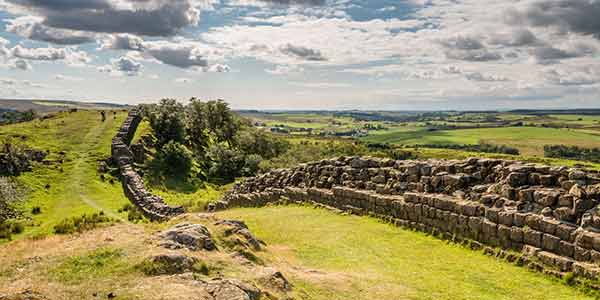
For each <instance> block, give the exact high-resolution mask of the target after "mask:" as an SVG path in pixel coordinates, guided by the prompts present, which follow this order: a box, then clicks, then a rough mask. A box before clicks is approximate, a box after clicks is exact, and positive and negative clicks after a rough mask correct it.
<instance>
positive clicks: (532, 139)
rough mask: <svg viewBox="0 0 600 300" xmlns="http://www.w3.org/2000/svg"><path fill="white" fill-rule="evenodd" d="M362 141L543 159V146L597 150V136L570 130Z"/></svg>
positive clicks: (404, 133)
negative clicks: (483, 148)
mask: <svg viewBox="0 0 600 300" xmlns="http://www.w3.org/2000/svg"><path fill="white" fill-rule="evenodd" d="M363 140H364V141H368V142H377V143H392V144H404V145H414V144H477V143H479V142H486V143H491V144H497V145H507V146H511V147H516V148H518V149H519V150H520V151H521V154H524V155H535V156H543V148H544V145H556V144H562V145H575V146H581V147H600V136H599V135H594V134H589V133H584V132H579V131H576V130H570V129H554V128H541V127H505V128H481V129H461V130H440V131H427V130H410V129H406V128H401V129H398V130H390V131H387V132H379V133H377V134H374V135H370V136H367V137H365V138H363Z"/></svg>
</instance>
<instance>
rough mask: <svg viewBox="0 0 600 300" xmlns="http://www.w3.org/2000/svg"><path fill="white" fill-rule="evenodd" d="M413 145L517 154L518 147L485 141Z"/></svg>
mask: <svg viewBox="0 0 600 300" xmlns="http://www.w3.org/2000/svg"><path fill="white" fill-rule="evenodd" d="M413 146H414V147H423V148H434V149H453V150H464V151H470V152H483V153H500V154H510V155H519V154H520V152H519V149H517V148H513V147H509V146H506V145H492V144H487V143H479V144H475V145H460V144H419V145H413Z"/></svg>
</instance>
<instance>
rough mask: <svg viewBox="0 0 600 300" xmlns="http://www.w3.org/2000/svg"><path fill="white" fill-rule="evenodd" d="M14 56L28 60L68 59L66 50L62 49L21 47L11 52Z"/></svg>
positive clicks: (18, 46) (16, 47)
mask: <svg viewBox="0 0 600 300" xmlns="http://www.w3.org/2000/svg"><path fill="white" fill-rule="evenodd" d="M11 54H12V56H14V57H16V58H21V59H27V60H62V59H65V58H66V57H67V52H66V51H65V49H61V48H24V47H22V46H21V45H17V46H15V47H14V48H13V49H12V50H11Z"/></svg>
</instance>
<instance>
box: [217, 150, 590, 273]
mask: <svg viewBox="0 0 600 300" xmlns="http://www.w3.org/2000/svg"><path fill="white" fill-rule="evenodd" d="M599 201H600V174H599V172H594V171H584V170H580V169H575V168H567V167H550V166H542V165H536V164H528V163H522V162H517V161H508V160H499V159H477V158H471V159H467V160H447V161H446V160H427V161H395V160H390V159H376V158H369V157H365V158H361V157H340V158H335V159H328V160H321V161H318V162H312V163H308V164H302V165H300V166H297V167H295V168H291V169H278V170H274V171H271V172H269V173H266V174H262V175H260V176H257V177H254V178H249V179H247V180H245V181H244V182H242V183H240V184H238V185H236V186H235V187H234V188H233V189H232V190H231V191H230V192H229V193H228V194H227V195H226V196H225V197H224V198H223V200H222V201H221V202H219V203H217V204H216V206H215V207H214V208H216V209H224V208H227V207H235V206H240V207H256V206H264V205H267V204H270V203H310V204H316V205H319V206H324V207H328V208H331V209H336V210H341V211H345V212H350V213H354V214H359V215H365V214H369V215H372V216H375V217H379V218H382V219H384V220H387V221H390V222H392V223H394V224H396V225H398V226H403V227H407V228H413V229H417V230H420V231H424V232H436V233H439V234H441V235H444V236H446V237H452V238H454V239H457V240H468V241H471V243H472V244H471V245H474V244H475V245H479V246H483V245H487V246H491V247H498V248H502V249H511V250H517V251H523V253H526V254H527V257H529V258H530V262H535V263H536V264H538V265H540V266H541V265H543V266H546V267H549V269H548V270H552V271H553V272H559V273H560V274H564V273H565V272H573V273H574V274H576V275H579V276H585V277H589V278H596V275H597V273H598V272H599V271H600V268H599V267H598V263H600V216H599V215H598V209H599V207H598V204H599ZM529 258H528V259H529Z"/></svg>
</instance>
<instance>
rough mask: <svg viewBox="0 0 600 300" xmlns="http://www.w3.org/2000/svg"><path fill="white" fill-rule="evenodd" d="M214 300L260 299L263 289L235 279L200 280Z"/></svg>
mask: <svg viewBox="0 0 600 300" xmlns="http://www.w3.org/2000/svg"><path fill="white" fill-rule="evenodd" d="M198 284H200V285H202V286H203V287H204V288H205V289H206V291H207V292H208V293H210V294H211V295H212V296H213V298H214V300H258V299H260V296H261V294H262V293H261V291H260V290H259V289H258V288H257V287H255V286H254V285H251V284H249V283H245V282H243V281H240V280H235V279H216V280H211V281H199V282H198Z"/></svg>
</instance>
